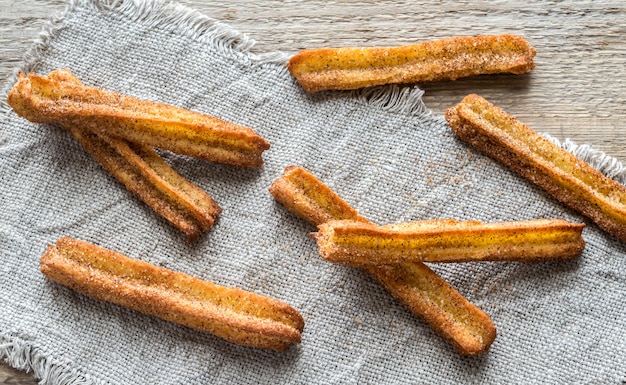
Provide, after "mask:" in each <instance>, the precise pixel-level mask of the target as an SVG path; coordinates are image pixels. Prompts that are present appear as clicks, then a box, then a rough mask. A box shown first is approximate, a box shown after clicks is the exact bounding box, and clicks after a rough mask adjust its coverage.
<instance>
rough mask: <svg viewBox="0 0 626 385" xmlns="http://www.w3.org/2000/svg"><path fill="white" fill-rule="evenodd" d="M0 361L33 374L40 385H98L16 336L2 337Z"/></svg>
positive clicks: (0, 338) (0, 336)
mask: <svg viewBox="0 0 626 385" xmlns="http://www.w3.org/2000/svg"><path fill="white" fill-rule="evenodd" d="M0 359H4V361H5V362H6V363H8V364H9V365H10V366H12V367H13V368H15V369H18V370H25V371H26V372H32V373H33V375H34V376H35V378H37V379H38V380H39V383H40V384H64V385H93V384H96V382H94V380H93V379H91V378H89V377H88V376H86V375H84V374H82V373H79V372H78V371H77V370H75V369H71V368H70V367H69V366H68V365H67V364H63V363H61V362H60V361H58V360H55V359H53V358H50V357H49V356H48V355H46V354H45V353H44V352H42V351H41V350H40V349H39V348H37V347H36V346H34V345H33V344H32V343H31V342H28V341H24V340H23V339H21V338H19V337H17V336H15V335H0ZM98 384H101V383H100V382H98Z"/></svg>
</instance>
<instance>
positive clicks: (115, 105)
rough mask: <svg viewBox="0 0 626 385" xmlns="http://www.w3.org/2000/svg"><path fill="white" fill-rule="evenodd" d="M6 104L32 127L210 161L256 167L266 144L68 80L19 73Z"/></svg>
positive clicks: (191, 115) (217, 123)
mask: <svg viewBox="0 0 626 385" xmlns="http://www.w3.org/2000/svg"><path fill="white" fill-rule="evenodd" d="M7 102H8V103H9V104H10V105H11V106H12V107H13V109H14V110H15V112H16V113H17V114H18V115H20V116H22V117H24V118H26V119H28V120H30V121H31V122H34V123H49V124H59V125H62V126H74V127H82V128H85V129H89V130H91V131H93V132H95V133H98V134H103V135H107V136H111V137H118V138H121V139H125V140H128V141H129V142H134V143H141V144H143V145H146V146H151V147H158V148H162V149H166V150H170V151H173V152H176V153H180V154H185V155H190V156H194V157H198V158H202V159H206V160H209V161H213V162H219V163H225V164H230V165H234V166H241V167H259V166H261V165H262V164H263V159H262V158H261V154H262V152H263V151H265V150H267V149H268V148H269V143H268V142H267V141H266V140H265V139H263V138H262V137H260V136H259V135H257V134H256V133H254V131H252V130H251V129H250V128H247V127H243V126H239V125H236V124H234V123H229V122H226V121H223V120H221V119H218V118H215V117H212V116H209V115H205V114H200V113H197V112H193V111H189V110H185V109H183V108H179V107H174V106H170V105H167V104H163V103H156V102H149V101H145V100H141V99H137V98H134V97H131V96H126V95H121V94H119V93H116V92H110V91H103V90H100V89H97V88H93V87H87V86H84V85H83V84H76V83H74V82H71V81H60V80H58V79H55V78H54V77H52V78H50V77H41V76H37V75H35V74H32V73H31V74H28V75H24V74H23V73H19V74H18V81H17V83H16V84H15V86H14V87H13V89H12V90H11V91H10V92H9V96H8V98H7Z"/></svg>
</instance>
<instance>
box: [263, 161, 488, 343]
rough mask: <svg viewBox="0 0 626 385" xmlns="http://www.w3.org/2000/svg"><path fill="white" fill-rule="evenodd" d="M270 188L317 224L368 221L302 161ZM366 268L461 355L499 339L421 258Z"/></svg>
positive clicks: (428, 223)
mask: <svg viewBox="0 0 626 385" xmlns="http://www.w3.org/2000/svg"><path fill="white" fill-rule="evenodd" d="M270 193H271V194H272V195H273V196H274V198H276V200H277V201H278V202H280V203H281V204H283V205H284V206H285V207H286V208H287V209H288V210H289V211H291V212H292V213H294V214H296V215H298V216H299V217H300V218H302V219H304V220H306V221H307V222H309V223H311V224H313V225H315V226H317V225H321V224H323V223H326V222H328V221H330V220H336V219H352V220H357V221H362V222H365V223H369V222H368V221H367V220H366V219H365V218H363V217H361V216H360V215H359V214H358V212H357V211H356V210H355V209H354V208H352V207H350V205H349V204H348V203H346V202H345V201H344V200H343V199H341V197H339V195H337V193H335V192H334V191H333V190H331V189H330V188H329V187H328V186H327V185H325V184H324V183H323V182H321V181H320V180H319V179H317V178H316V177H315V176H314V175H313V174H311V173H310V172H309V171H307V170H305V169H303V168H302V167H299V166H289V167H287V168H285V171H284V173H283V175H282V176H281V177H280V178H278V179H277V180H276V181H274V183H273V184H272V186H271V187H270ZM454 222H456V221H454V220H451V219H443V220H433V221H422V222H421V226H423V227H428V226H435V225H437V224H442V223H454ZM363 270H364V271H365V272H367V273H368V274H370V275H371V276H372V277H373V278H374V279H375V280H376V281H377V282H378V283H379V284H380V285H381V286H383V287H384V288H385V289H386V290H387V291H388V292H389V293H390V294H391V295H392V296H393V297H394V298H395V299H396V300H397V301H398V302H400V303H401V304H403V305H404V306H405V307H406V308H407V309H408V310H409V311H410V312H411V313H412V314H413V315H415V316H416V317H418V318H421V319H423V320H424V321H425V322H426V323H428V325H429V326H430V327H431V328H432V329H433V330H434V331H435V332H437V333H438V334H439V335H440V336H442V337H443V338H444V339H446V341H448V342H449V343H450V344H451V345H452V346H453V347H454V348H455V349H456V350H457V351H458V352H459V353H460V354H463V355H475V354H480V353H484V352H486V351H487V350H489V347H490V346H491V344H492V342H493V341H494V339H495V338H496V328H495V326H494V324H493V322H492V321H491V319H490V318H489V316H488V315H487V314H486V313H485V312H483V311H482V310H480V309H479V308H478V307H476V306H474V305H473V304H472V303H470V302H469V301H468V300H467V299H465V297H463V296H462V295H461V294H460V293H459V292H457V291H456V290H454V288H452V287H451V286H450V285H449V284H448V283H447V282H446V281H445V280H444V279H443V278H441V277H440V276H439V275H437V274H436V273H435V272H434V271H432V270H431V269H430V268H428V266H426V265H424V264H423V263H420V262H416V263H400V264H396V265H388V266H383V265H381V266H377V265H369V266H364V267H363Z"/></svg>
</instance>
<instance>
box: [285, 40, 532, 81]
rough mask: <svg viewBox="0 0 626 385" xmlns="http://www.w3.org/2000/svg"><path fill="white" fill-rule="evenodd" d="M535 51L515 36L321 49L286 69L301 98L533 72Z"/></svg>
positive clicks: (303, 54) (304, 54)
mask: <svg viewBox="0 0 626 385" xmlns="http://www.w3.org/2000/svg"><path fill="white" fill-rule="evenodd" d="M535 53H536V51H535V49H534V48H533V47H532V46H531V45H530V44H528V42H527V41H526V40H525V39H524V38H522V37H520V36H516V35H494V36H474V37H470V36H460V37H454V38H450V39H441V40H435V41H429V42H424V43H418V44H412V45H405V46H399V47H365V48H348V47H346V48H321V49H312V50H304V51H301V52H300V53H298V54H297V55H295V56H293V57H292V58H291V59H290V60H289V63H288V64H287V67H288V69H289V71H290V72H291V74H292V75H293V76H294V77H295V78H296V79H297V80H298V82H299V83H300V85H302V87H303V88H304V89H305V90H306V91H307V92H311V93H313V92H318V91H322V90H330V89H333V90H349V89H356V88H362V87H371V86H375V85H381V84H392V83H415V82H426V81H442V80H455V79H458V78H461V77H467V76H474V75H482V74H495V73H512V74H522V73H526V72H529V71H530V70H532V69H533V68H534V67H535V64H534V62H533V58H534V56H535Z"/></svg>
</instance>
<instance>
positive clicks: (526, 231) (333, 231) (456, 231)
mask: <svg viewBox="0 0 626 385" xmlns="http://www.w3.org/2000/svg"><path fill="white" fill-rule="evenodd" d="M416 224H419V222H416ZM584 226H585V225H584V224H577V223H569V222H567V221H564V220H562V219H537V220H531V221H519V222H500V223H480V222H476V221H469V222H456V223H454V224H450V223H443V224H434V225H433V224H430V225H429V226H428V227H425V228H420V227H418V226H416V225H415V224H414V225H412V226H406V227H405V228H399V227H396V228H393V227H388V226H375V225H372V224H368V223H363V222H359V221H349V220H343V221H331V222H327V223H325V224H322V225H320V226H318V229H319V231H318V233H316V236H315V238H316V239H317V243H318V247H319V248H318V251H319V253H320V255H321V256H322V257H323V258H324V259H326V260H328V261H331V262H337V263H342V264H346V265H352V266H362V265H364V264H395V263H399V262H416V261H420V262H467V261H519V262H543V261H554V260H565V259H572V258H576V257H578V256H579V255H580V253H581V252H582V250H583V248H584V246H585V241H584V240H583V239H582V236H581V232H582V229H583V227H584Z"/></svg>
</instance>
